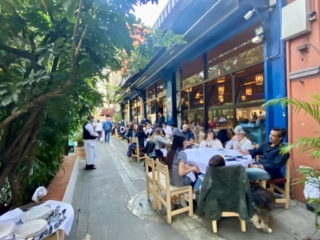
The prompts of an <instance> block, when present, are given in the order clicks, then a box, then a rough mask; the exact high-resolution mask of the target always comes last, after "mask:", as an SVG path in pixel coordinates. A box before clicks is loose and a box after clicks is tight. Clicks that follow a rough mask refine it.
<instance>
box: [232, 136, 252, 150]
mask: <svg viewBox="0 0 320 240" xmlns="http://www.w3.org/2000/svg"><path fill="white" fill-rule="evenodd" d="M238 147H240V148H241V150H242V151H247V150H251V149H253V146H252V142H251V141H250V140H249V139H248V138H246V137H244V138H243V139H242V140H241V141H240V142H239V141H238V140H230V141H229V142H228V143H227V145H226V148H228V149H230V148H232V149H237V148H238Z"/></svg>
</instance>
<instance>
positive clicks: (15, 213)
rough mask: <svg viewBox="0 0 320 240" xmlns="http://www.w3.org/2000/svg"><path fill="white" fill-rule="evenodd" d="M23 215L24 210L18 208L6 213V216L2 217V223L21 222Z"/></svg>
mask: <svg viewBox="0 0 320 240" xmlns="http://www.w3.org/2000/svg"><path fill="white" fill-rule="evenodd" d="M22 214H23V212H22V210H21V209H20V208H16V209H14V210H11V211H9V212H6V213H5V214H3V215H1V216H0V221H9V220H13V221H14V222H18V221H19V220H20V218H21V215H22Z"/></svg>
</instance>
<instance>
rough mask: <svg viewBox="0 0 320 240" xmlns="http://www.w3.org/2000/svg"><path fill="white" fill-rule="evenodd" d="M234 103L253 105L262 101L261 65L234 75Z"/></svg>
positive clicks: (262, 77) (262, 76) (262, 80)
mask: <svg viewBox="0 0 320 240" xmlns="http://www.w3.org/2000/svg"><path fill="white" fill-rule="evenodd" d="M235 85H236V103H238V104H240V103H249V102H250V103H254V102H261V101H263V100H264V75H263V65H262V64H259V65H256V66H254V67H251V68H247V69H245V70H243V71H240V72H238V73H236V74H235Z"/></svg>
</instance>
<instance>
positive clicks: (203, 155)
mask: <svg viewBox="0 0 320 240" xmlns="http://www.w3.org/2000/svg"><path fill="white" fill-rule="evenodd" d="M185 152H186V154H187V161H188V163H190V164H194V165H197V166H198V168H199V170H200V172H201V173H203V174H205V173H206V169H207V166H208V163H209V160H210V158H211V157H213V156H214V155H224V156H226V155H229V156H234V157H235V156H243V159H241V160H240V159H237V161H226V166H233V165H242V166H243V167H245V168H247V167H248V165H249V164H250V163H253V162H254V160H253V159H252V157H251V156H250V155H241V154H240V153H239V152H238V151H237V150H233V149H223V150H219V151H217V150H214V149H211V148H193V149H186V150H185ZM187 176H188V177H190V178H191V180H192V181H195V179H196V177H195V175H194V173H193V172H191V173H189V174H188V175H187Z"/></svg>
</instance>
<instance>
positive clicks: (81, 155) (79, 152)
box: [76, 147, 86, 159]
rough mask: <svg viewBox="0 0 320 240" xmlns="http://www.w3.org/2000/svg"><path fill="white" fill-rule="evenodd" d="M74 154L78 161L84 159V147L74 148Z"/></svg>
mask: <svg viewBox="0 0 320 240" xmlns="http://www.w3.org/2000/svg"><path fill="white" fill-rule="evenodd" d="M76 154H77V156H78V158H80V159H85V158H86V152H85V150H84V147H76Z"/></svg>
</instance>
